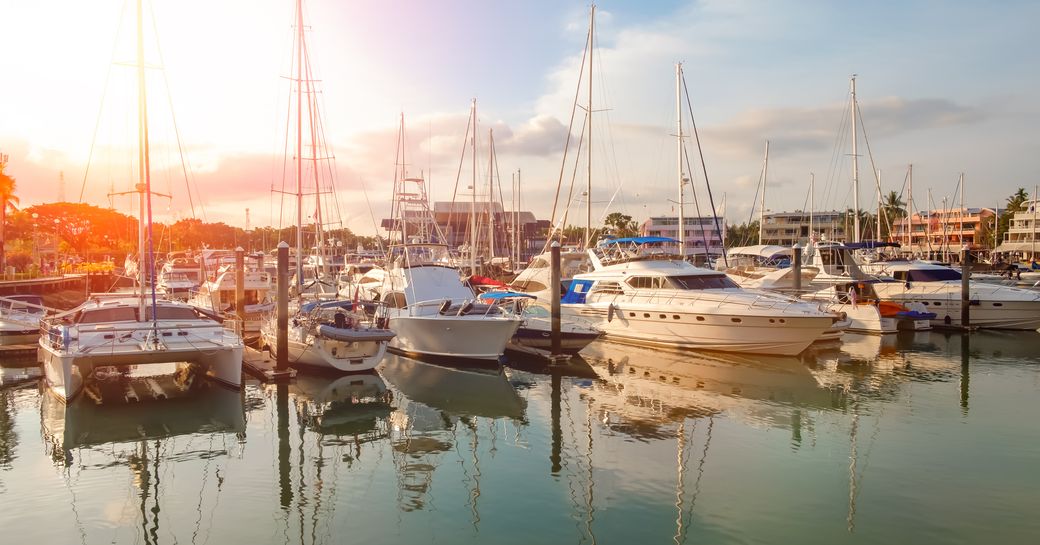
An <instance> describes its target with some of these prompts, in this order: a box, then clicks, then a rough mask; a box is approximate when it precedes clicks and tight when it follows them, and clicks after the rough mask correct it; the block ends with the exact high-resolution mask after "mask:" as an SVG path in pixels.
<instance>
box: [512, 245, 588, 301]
mask: <svg viewBox="0 0 1040 545" xmlns="http://www.w3.org/2000/svg"><path fill="white" fill-rule="evenodd" d="M551 259H552V254H551V253H549V252H544V253H541V254H538V255H536V256H534V257H533V258H531V263H530V264H528V265H527V267H526V268H525V269H524V270H522V271H520V273H519V274H517V275H516V278H514V279H513V281H512V282H510V283H509V288H510V289H513V290H516V291H520V292H523V293H528V294H531V295H533V296H535V297H537V298H538V300H539V301H542V302H545V303H548V302H549V300H550V296H551V295H552V291H551V290H550V289H549V285H550V284H552V280H551V271H550V270H549V265H550V261H551ZM589 268H590V265H589V256H588V255H587V254H586V253H585V252H583V251H581V250H578V249H574V248H570V249H566V248H561V249H560V284H561V285H560V287H559V288H558V289H559V290H560V293H563V292H564V291H566V289H567V286H568V285H570V282H571V279H572V278H574V275H576V274H579V273H583V272H588V270H589Z"/></svg>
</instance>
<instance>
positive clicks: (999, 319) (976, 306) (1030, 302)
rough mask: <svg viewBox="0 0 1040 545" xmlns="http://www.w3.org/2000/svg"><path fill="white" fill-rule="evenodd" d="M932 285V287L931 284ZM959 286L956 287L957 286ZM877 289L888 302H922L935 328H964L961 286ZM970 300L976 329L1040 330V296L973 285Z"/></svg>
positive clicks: (893, 285)
mask: <svg viewBox="0 0 1040 545" xmlns="http://www.w3.org/2000/svg"><path fill="white" fill-rule="evenodd" d="M929 284H931V285H929ZM954 284H955V285H954ZM879 286H881V287H878V286H875V290H876V291H878V295H879V296H880V297H881V298H882V299H884V300H887V301H895V302H897V303H903V304H910V303H920V304H922V305H924V308H925V309H927V310H928V312H934V313H935V314H936V317H935V319H934V320H932V321H931V323H932V325H933V326H938V327H941V326H958V327H959V326H961V293H960V283H959V282H956V283H946V282H940V283H931V282H922V283H919V284H915V285H913V286H912V287H911V288H910V289H906V288H905V287H904V286H903V284H902V283H888V284H886V285H879ZM969 298H970V300H971V302H972V304H971V306H970V313H971V315H970V320H971V325H972V326H973V327H980V328H990V329H1038V328H1040V293H1035V294H1034V293H1031V292H1028V291H1026V290H1021V289H1016V288H1008V287H1004V286H997V285H992V284H990V285H987V284H978V283H975V282H972V285H971V288H970V291H969Z"/></svg>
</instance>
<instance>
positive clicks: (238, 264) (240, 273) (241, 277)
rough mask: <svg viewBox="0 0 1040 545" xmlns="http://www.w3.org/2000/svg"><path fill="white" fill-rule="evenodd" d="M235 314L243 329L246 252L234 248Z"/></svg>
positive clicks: (244, 319)
mask: <svg viewBox="0 0 1040 545" xmlns="http://www.w3.org/2000/svg"><path fill="white" fill-rule="evenodd" d="M235 314H236V315H238V321H239V323H240V324H241V325H242V327H243V328H244V327H245V323H246V251H245V250H244V249H243V248H242V247H241V246H239V247H238V248H235Z"/></svg>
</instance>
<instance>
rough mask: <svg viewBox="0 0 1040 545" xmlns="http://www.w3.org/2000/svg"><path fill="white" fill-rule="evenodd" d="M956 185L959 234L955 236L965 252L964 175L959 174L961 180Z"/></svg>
mask: <svg viewBox="0 0 1040 545" xmlns="http://www.w3.org/2000/svg"><path fill="white" fill-rule="evenodd" d="M957 185H959V186H961V213H960V220H961V221H960V226H959V227H958V229H959V230H960V233H959V234H958V235H957V240H959V241H960V242H961V248H962V249H964V250H967V249H968V247H967V246H966V245H965V243H964V212H965V210H964V173H963V172H962V173H961V179H960V181H959V182H957Z"/></svg>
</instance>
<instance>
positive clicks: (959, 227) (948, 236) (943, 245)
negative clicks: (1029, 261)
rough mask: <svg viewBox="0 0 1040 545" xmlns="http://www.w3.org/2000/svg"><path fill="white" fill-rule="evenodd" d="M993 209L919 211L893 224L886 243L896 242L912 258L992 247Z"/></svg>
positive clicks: (969, 208)
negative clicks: (966, 248)
mask: <svg viewBox="0 0 1040 545" xmlns="http://www.w3.org/2000/svg"><path fill="white" fill-rule="evenodd" d="M996 214H997V213H996V212H994V210H993V209H992V208H971V207H965V208H947V209H945V210H943V209H939V210H922V211H919V212H915V213H913V214H911V216H910V219H909V221H908V220H907V218H902V219H900V220H898V221H896V222H895V223H894V224H893V225H892V229H891V231H889V233H890V234H889V237H888V239H889V241H891V242H898V243H899V244H900V245H901V247H902V252H903V253H906V254H911V255H920V256H928V255H937V254H943V253H957V252H960V250H961V249H962V248H963V247H964V246H965V245H967V246H968V249H969V250H972V251H976V250H988V249H991V248H993V238H992V237H993V234H992V233H993V231H992V228H993V218H994V217H995V216H996Z"/></svg>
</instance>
